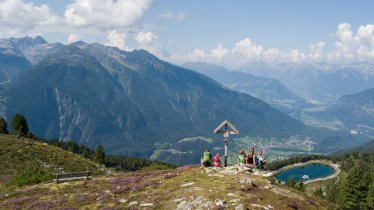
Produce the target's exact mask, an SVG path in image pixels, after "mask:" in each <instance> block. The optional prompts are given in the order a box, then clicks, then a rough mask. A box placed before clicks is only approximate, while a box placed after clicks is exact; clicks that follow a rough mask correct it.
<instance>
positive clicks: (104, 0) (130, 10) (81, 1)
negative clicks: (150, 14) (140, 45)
mask: <svg viewBox="0 0 374 210" xmlns="http://www.w3.org/2000/svg"><path fill="white" fill-rule="evenodd" d="M151 3H152V0H126V1H124V0H75V1H74V2H73V3H72V4H69V5H68V6H67V9H66V10H65V20H66V22H67V23H68V24H69V25H72V26H76V27H89V26H92V27H95V28H97V29H99V30H102V31H107V30H113V29H116V28H121V27H130V26H133V25H134V24H136V23H137V22H138V21H139V20H140V19H141V17H142V16H143V13H144V12H145V10H147V9H148V8H149V6H150V5H151Z"/></svg>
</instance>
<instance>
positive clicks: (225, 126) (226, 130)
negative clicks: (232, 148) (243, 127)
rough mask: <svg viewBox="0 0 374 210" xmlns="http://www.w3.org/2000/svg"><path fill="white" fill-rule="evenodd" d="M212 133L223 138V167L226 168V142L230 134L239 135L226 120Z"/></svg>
mask: <svg viewBox="0 0 374 210" xmlns="http://www.w3.org/2000/svg"><path fill="white" fill-rule="evenodd" d="M213 133H223V138H224V141H225V165H224V166H225V167H226V166H227V140H228V138H229V136H230V134H239V131H238V129H236V128H235V126H234V125H233V124H231V123H230V122H229V121H228V120H225V121H223V122H222V123H221V125H219V126H218V127H217V128H216V129H214V131H213Z"/></svg>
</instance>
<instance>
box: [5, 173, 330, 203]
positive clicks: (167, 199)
mask: <svg viewBox="0 0 374 210" xmlns="http://www.w3.org/2000/svg"><path fill="white" fill-rule="evenodd" d="M247 179H251V180H253V182H254V183H255V185H256V186H252V185H250V184H243V183H240V182H241V180H247ZM217 199H219V200H224V201H226V202H227V204H228V209H234V208H235V206H242V207H244V209H245V208H246V207H248V208H249V209H263V208H264V207H268V206H269V205H270V206H271V207H273V208H274V209H295V208H298V209H328V208H329V207H333V206H332V204H330V203H328V202H326V201H322V200H319V199H315V198H310V197H307V196H305V194H302V193H300V192H296V191H294V190H292V189H287V188H285V187H284V186H280V185H275V186H273V185H270V184H269V182H268V181H267V180H266V179H265V178H262V177H259V176H254V175H225V176H222V177H219V176H209V175H208V174H206V173H202V170H201V169H200V168H189V167H182V168H177V169H174V170H165V171H150V172H132V173H118V174H116V175H114V176H112V177H101V176H96V177H94V179H93V180H92V181H76V182H69V183H65V184H54V183H44V184H40V185H37V186H31V187H24V188H22V189H21V190H20V191H18V192H14V193H11V194H9V195H8V196H5V195H4V194H2V195H1V194H0V209H1V208H11V207H12V206H13V207H14V206H16V207H20V208H37V209H47V208H51V209H62V208H69V209H101V208H105V207H106V208H108V209H127V208H129V207H130V206H131V207H132V208H133V209H137V208H140V209H144V208H148V209H176V208H177V207H180V208H182V209H186V208H189V207H190V208H193V209H196V208H197V209H199V208H200V209H214V207H215V201H216V200H217ZM52 200H53V202H52ZM183 205H184V206H183ZM147 206H148V207H147Z"/></svg>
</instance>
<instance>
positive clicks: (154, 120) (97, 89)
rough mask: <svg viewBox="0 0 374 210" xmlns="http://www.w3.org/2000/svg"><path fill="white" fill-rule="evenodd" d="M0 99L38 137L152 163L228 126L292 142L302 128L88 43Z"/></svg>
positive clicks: (214, 86)
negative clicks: (171, 147)
mask: <svg viewBox="0 0 374 210" xmlns="http://www.w3.org/2000/svg"><path fill="white" fill-rule="evenodd" d="M30 87H32V88H30ZM0 96H1V101H0V104H1V109H0V110H1V115H3V116H6V118H7V119H11V118H12V116H13V115H14V114H15V113H18V112H22V114H23V115H24V116H25V117H26V118H27V120H28V122H29V124H30V129H31V131H32V132H33V133H34V134H36V135H37V136H41V137H43V138H47V139H49V138H58V139H65V140H66V139H73V140H76V141H78V142H79V143H81V144H85V145H88V146H89V147H91V148H94V147H95V146H97V145H98V144H102V145H103V146H104V147H105V148H106V150H107V152H108V153H114V154H127V155H130V156H137V157H150V156H151V155H152V154H153V152H154V150H155V149H156V147H155V145H156V144H163V143H165V142H166V143H175V142H177V141H179V140H181V139H183V138H188V137H195V136H210V137H213V134H212V130H213V129H214V128H215V127H216V126H217V125H218V124H219V123H221V122H222V121H223V120H225V119H230V121H231V122H232V123H233V124H235V126H236V127H237V128H238V129H239V130H240V132H241V133H242V134H244V135H260V136H290V135H294V134H296V133H298V132H299V131H300V130H303V129H304V128H305V125H303V124H302V123H301V122H299V121H297V120H295V119H293V118H291V117H289V116H287V115H286V114H283V113H281V112H279V111H277V110H275V109H273V108H272V107H270V106H269V105H268V104H266V103H265V102H263V101H261V100H259V99H257V98H254V97H251V96H249V95H247V94H243V93H238V92H234V91H231V90H228V89H226V88H223V87H221V85H220V84H218V83H217V82H215V81H213V80H211V79H210V78H208V77H206V76H204V75H201V74H198V73H196V72H193V71H190V70H187V69H184V68H181V67H178V66H174V65H172V64H169V63H167V62H164V61H161V60H159V59H158V58H157V57H155V56H153V55H152V54H150V53H148V52H147V51H144V50H140V51H132V52H125V51H121V50H119V49H118V48H111V47H106V46H103V45H100V44H86V43H83V42H78V43H74V44H71V45H69V46H66V47H64V48H62V49H61V50H59V51H58V52H57V53H55V54H52V55H50V56H48V57H47V58H45V59H43V60H42V61H41V62H39V63H38V64H37V65H36V66H34V67H33V68H32V69H31V70H29V71H28V72H26V73H25V74H24V75H22V76H21V77H20V79H19V80H18V81H16V82H14V83H12V84H11V85H10V87H9V88H7V89H6V90H5V91H3V92H2V93H0ZM249 125H250V126H249ZM161 160H162V159H161Z"/></svg>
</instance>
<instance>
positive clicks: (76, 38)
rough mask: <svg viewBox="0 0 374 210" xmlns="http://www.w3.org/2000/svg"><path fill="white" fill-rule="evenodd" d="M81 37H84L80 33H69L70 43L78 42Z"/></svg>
mask: <svg viewBox="0 0 374 210" xmlns="http://www.w3.org/2000/svg"><path fill="white" fill-rule="evenodd" d="M81 38H82V36H81V35H79V34H69V37H68V43H69V44H70V43H73V42H77V41H79V40H80V39H81Z"/></svg>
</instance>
